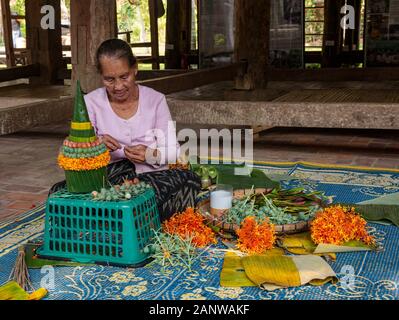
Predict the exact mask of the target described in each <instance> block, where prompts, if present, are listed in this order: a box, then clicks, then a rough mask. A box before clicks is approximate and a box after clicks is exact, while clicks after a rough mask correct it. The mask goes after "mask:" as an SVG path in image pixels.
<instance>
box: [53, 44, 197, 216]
mask: <svg viewBox="0 0 399 320" xmlns="http://www.w3.org/2000/svg"><path fill="white" fill-rule="evenodd" d="M97 67H98V71H99V72H100V73H101V76H102V79H103V84H104V87H102V88H99V89H97V90H94V91H93V92H91V93H89V94H87V95H86V96H85V102H86V105H87V110H88V113H89V117H90V121H91V123H92V124H93V127H94V129H95V130H96V133H97V135H98V136H99V137H100V138H101V139H102V141H103V142H104V143H105V145H106V146H107V148H108V149H109V150H110V152H111V158H112V161H111V162H112V163H111V164H110V165H109V166H108V178H109V180H110V182H111V183H112V184H114V185H116V184H120V183H122V182H123V180H125V179H129V180H131V179H134V178H138V179H139V180H140V181H144V182H147V183H149V184H151V185H152V186H153V187H154V189H155V193H156V198H157V204H158V208H159V211H160V215H161V220H165V219H168V218H169V217H170V216H171V215H172V214H173V213H175V212H181V211H183V210H185V209H186V208H187V207H188V206H194V201H195V197H196V196H197V193H198V192H199V191H200V189H201V181H200V179H199V177H198V176H197V175H196V174H194V173H192V172H191V171H188V170H187V171H186V170H168V166H167V164H168V163H176V160H177V158H178V157H179V153H180V146H179V143H178V142H177V138H176V129H175V127H174V123H173V121H172V118H171V114H170V111H169V108H168V105H167V102H166V99H165V96H164V95H163V94H161V93H159V92H157V91H155V90H153V89H151V88H148V87H145V86H141V85H138V84H136V76H137V72H138V67H137V61H136V58H135V57H134V55H133V53H132V50H131V48H130V46H129V45H128V44H127V43H126V42H124V41H123V40H119V39H111V40H107V41H105V42H104V43H102V44H101V46H100V47H99V48H98V50H97ZM64 186H65V182H61V183H58V184H57V185H55V186H54V187H53V188H52V189H51V191H50V193H53V192H55V191H56V190H59V189H60V188H62V187H64Z"/></svg>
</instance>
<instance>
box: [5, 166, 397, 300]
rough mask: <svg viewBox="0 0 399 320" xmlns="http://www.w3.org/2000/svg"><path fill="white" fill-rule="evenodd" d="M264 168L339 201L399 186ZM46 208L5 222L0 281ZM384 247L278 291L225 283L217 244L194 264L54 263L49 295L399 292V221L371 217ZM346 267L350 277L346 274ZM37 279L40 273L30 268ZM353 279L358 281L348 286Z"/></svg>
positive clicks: (236, 296) (264, 296)
mask: <svg viewBox="0 0 399 320" xmlns="http://www.w3.org/2000/svg"><path fill="white" fill-rule="evenodd" d="M256 167H257V168H259V169H261V170H263V171H264V172H265V173H266V174H281V175H290V176H291V177H292V178H293V179H292V180H289V181H283V182H282V183H283V185H284V187H297V186H299V185H303V186H304V187H305V188H307V189H308V190H321V191H325V192H326V193H327V195H330V196H334V200H335V201H337V202H352V201H354V202H361V201H365V200H370V199H374V198H376V197H378V196H381V195H384V194H390V193H394V192H399V171H389V170H387V171H376V170H371V169H370V170H361V169H352V168H338V167H326V166H323V167H321V166H314V165H303V164H292V163H291V164H287V163H285V164H266V163H265V164H259V165H256ZM43 222H44V208H43V207H40V208H38V209H36V210H33V211H30V212H27V213H26V214H25V215H23V216H21V217H20V218H19V220H18V221H15V222H8V223H3V224H0V285H2V284H4V283H6V282H7V281H8V275H9V273H10V271H11V269H12V267H13V264H14V262H15V259H16V256H17V248H18V246H19V245H20V244H22V243H25V242H27V241H28V240H40V239H41V237H42V234H43ZM371 227H372V228H374V231H375V233H376V235H377V236H378V238H379V240H380V241H382V243H383V246H384V248H385V250H384V251H383V252H378V253H376V252H360V253H342V254H338V257H337V261H336V262H330V265H331V267H332V268H333V270H334V271H335V272H336V274H337V276H338V279H339V280H340V281H339V282H338V283H336V284H327V285H324V286H321V287H312V286H302V287H299V288H290V289H282V290H277V291H274V292H267V291H263V290H261V289H259V288H257V287H252V288H222V287H220V283H219V282H220V272H221V269H222V265H223V257H224V252H222V251H219V250H218V249H220V248H224V247H223V245H222V244H221V243H220V244H219V245H218V246H216V247H212V248H210V249H209V250H208V252H207V253H206V254H204V255H203V256H201V257H200V258H199V259H198V260H197V261H196V262H195V264H194V267H193V269H192V271H188V270H185V269H181V268H170V269H167V270H166V272H161V269H160V267H158V266H156V265H147V266H146V267H144V268H140V269H135V270H128V269H122V268H114V267H105V266H90V267H89V266H85V267H83V266H79V267H56V268H55V269H54V271H55V281H54V288H53V290H50V292H49V295H48V297H47V298H46V299H50V300H55V299H67V300H88V299H153V300H174V299H176V300H184V299H216V300H217V299H223V300H240V299H248V300H284V299H290V300H303V299H306V300H308V299H312V300H313V299H320V300H331V299H334V300H336V299H342V300H350V299H360V300H366V299H367V300H369V299H374V300H378V299H396V300H397V299H399V273H398V270H399V247H398V245H397V239H398V238H399V229H398V228H397V227H394V226H387V225H376V224H372V225H371ZM348 271H350V272H351V277H349V278H348ZM30 275H31V278H32V282H33V284H34V286H35V287H39V286H40V281H41V279H42V277H43V274H42V273H41V271H40V270H37V269H31V270H30ZM348 283H352V284H353V286H351V285H350V286H349V285H348Z"/></svg>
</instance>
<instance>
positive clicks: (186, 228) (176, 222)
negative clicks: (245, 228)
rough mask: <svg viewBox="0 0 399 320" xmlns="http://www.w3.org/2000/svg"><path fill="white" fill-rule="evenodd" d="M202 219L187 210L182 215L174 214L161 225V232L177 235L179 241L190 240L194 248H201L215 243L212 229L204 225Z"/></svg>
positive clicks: (191, 209)
mask: <svg viewBox="0 0 399 320" xmlns="http://www.w3.org/2000/svg"><path fill="white" fill-rule="evenodd" d="M204 220H205V219H204V217H203V216H202V215H201V214H199V213H197V212H195V210H194V209H193V208H187V209H186V211H184V212H182V213H176V214H175V215H173V216H172V217H171V218H170V219H169V220H168V221H165V222H164V223H163V230H164V231H165V232H166V233H169V234H175V235H178V236H179V237H180V238H181V239H189V238H190V239H192V243H193V245H194V246H196V247H198V248H203V247H205V246H208V245H210V244H212V243H217V241H216V236H215V234H214V233H213V231H212V229H211V228H209V227H208V226H206V225H205V223H204Z"/></svg>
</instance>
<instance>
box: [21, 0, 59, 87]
mask: <svg viewBox="0 0 399 320" xmlns="http://www.w3.org/2000/svg"><path fill="white" fill-rule="evenodd" d="M45 5H49V6H51V7H53V8H54V14H55V16H54V22H55V28H54V29H43V28H42V25H41V20H42V17H43V14H42V13H41V8H42V7H43V6H45ZM25 6H26V7H25V8H26V37H27V39H26V45H27V48H28V49H29V51H30V55H31V62H32V63H33V64H35V63H38V64H39V65H40V76H39V77H34V78H31V79H30V83H33V84H63V80H62V79H58V72H59V70H61V69H62V68H65V66H64V62H63V59H62V39H61V3H60V0H37V1H26V2H25Z"/></svg>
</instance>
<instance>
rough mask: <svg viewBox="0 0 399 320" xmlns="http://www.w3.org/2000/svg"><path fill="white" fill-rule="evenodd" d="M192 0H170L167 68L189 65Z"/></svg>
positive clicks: (167, 32)
mask: <svg viewBox="0 0 399 320" xmlns="http://www.w3.org/2000/svg"><path fill="white" fill-rule="evenodd" d="M191 4H192V3H191V0H180V1H175V0H168V8H167V18H166V19H167V22H166V44H167V45H166V50H165V68H166V69H180V68H182V67H187V65H186V64H187V61H184V57H188V55H189V53H190V49H191V8H192V6H191Z"/></svg>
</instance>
